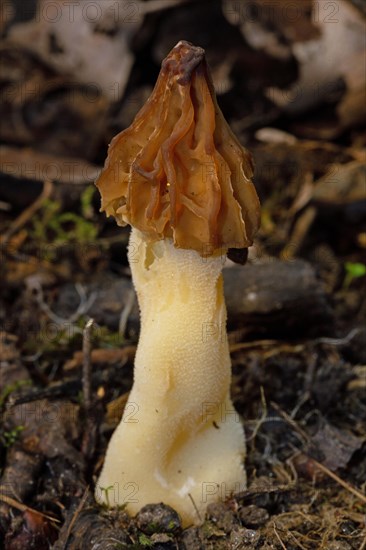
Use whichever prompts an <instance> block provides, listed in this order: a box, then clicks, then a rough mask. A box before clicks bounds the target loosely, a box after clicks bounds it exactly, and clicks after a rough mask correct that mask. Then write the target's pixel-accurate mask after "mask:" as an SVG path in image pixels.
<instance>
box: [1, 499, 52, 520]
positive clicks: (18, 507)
mask: <svg viewBox="0 0 366 550" xmlns="http://www.w3.org/2000/svg"><path fill="white" fill-rule="evenodd" d="M0 500H1V501H2V502H5V504H7V505H8V506H11V507H12V508H15V509H16V510H19V511H20V512H32V514H37V515H38V516H42V517H43V518H46V519H49V520H50V521H54V522H56V523H60V520H59V519H57V518H54V517H52V516H49V515H47V514H43V512H39V511H38V510H35V509H34V508H30V507H29V506H26V505H25V504H22V503H21V502H18V501H17V500H15V499H14V498H12V497H9V496H7V495H3V494H1V492H0Z"/></svg>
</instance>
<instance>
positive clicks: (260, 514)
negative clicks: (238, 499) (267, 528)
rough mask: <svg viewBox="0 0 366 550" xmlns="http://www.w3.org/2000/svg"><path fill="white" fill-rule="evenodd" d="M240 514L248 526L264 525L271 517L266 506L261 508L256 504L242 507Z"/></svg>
mask: <svg viewBox="0 0 366 550" xmlns="http://www.w3.org/2000/svg"><path fill="white" fill-rule="evenodd" d="M238 516H239V518H240V520H241V521H242V522H243V524H244V525H245V526H246V527H252V528H256V527H260V526H261V525H264V524H265V523H266V522H267V521H268V519H269V514H268V512H267V510H266V509H265V508H259V507H258V506H255V505H254V504H251V505H250V506H243V507H242V508H240V509H239V511H238Z"/></svg>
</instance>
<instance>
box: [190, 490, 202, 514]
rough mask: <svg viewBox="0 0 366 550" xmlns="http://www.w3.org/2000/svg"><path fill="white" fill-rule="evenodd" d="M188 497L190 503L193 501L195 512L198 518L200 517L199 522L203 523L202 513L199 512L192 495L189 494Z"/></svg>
mask: <svg viewBox="0 0 366 550" xmlns="http://www.w3.org/2000/svg"><path fill="white" fill-rule="evenodd" d="M188 497H189V499H190V501H191V502H192V504H193V507H194V509H195V512H196V514H197V517H198V520H199V521H202V517H201V514H200V512H199V510H198V508H197V504H196V503H195V501H194V499H193V497H192V495H191V493H188Z"/></svg>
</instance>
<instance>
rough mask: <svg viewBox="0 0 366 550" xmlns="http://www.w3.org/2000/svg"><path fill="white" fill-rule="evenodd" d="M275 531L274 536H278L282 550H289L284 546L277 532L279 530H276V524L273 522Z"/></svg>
mask: <svg viewBox="0 0 366 550" xmlns="http://www.w3.org/2000/svg"><path fill="white" fill-rule="evenodd" d="M273 531H274V534H275V535H276V537H277V538H278V541H279V543H280V545H281V546H282V548H283V549H284V550H287V549H286V546H285V545H284V544H283V542H282V540H281V537H280V535H279V534H278V531H277V529H276V524H275V522H273Z"/></svg>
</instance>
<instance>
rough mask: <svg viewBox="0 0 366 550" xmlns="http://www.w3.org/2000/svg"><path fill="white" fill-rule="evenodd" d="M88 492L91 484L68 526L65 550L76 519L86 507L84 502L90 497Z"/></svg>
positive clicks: (64, 544)
mask: <svg viewBox="0 0 366 550" xmlns="http://www.w3.org/2000/svg"><path fill="white" fill-rule="evenodd" d="M88 493H89V485H88V486H87V488H86V489H85V491H84V494H83V496H82V497H81V500H80V502H79V504H78V507H77V508H76V510H75V513H74V515H73V516H72V519H71V521H70V524H69V526H68V528H67V533H66V539H65V542H64V543H63V546H62V548H63V550H65V549H66V548H67V541H68V540H69V537H70V535H71V530H72V528H73V527H74V524H75V521H76V520H77V517H78V515H79V514H80V512H81V510H82V509H83V508H84V504H85V502H86V499H87V498H88Z"/></svg>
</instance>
